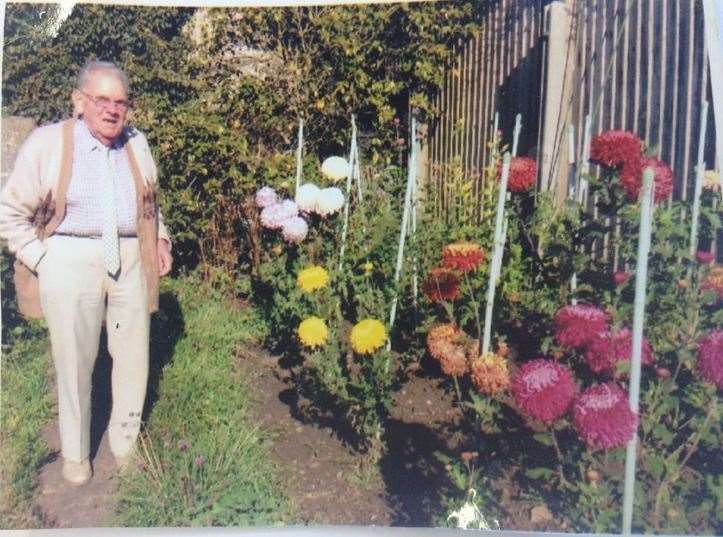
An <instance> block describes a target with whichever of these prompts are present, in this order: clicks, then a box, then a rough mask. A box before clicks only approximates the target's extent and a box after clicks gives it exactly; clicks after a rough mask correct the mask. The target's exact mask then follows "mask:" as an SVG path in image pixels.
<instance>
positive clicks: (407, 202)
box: [384, 118, 417, 372]
mask: <svg viewBox="0 0 723 537" xmlns="http://www.w3.org/2000/svg"><path fill="white" fill-rule="evenodd" d="M411 131H412V132H411V137H412V140H415V139H416V137H417V120H416V119H415V118H412V129H411ZM414 147H415V146H414V144H413V145H412V151H411V153H410V154H409V160H408V162H409V170H407V188H406V190H405V192H404V210H403V212H402V226H401V229H400V231H399V248H398V250H397V265H396V268H395V269H394V288H395V291H394V298H393V299H392V307H391V310H390V311H389V338H388V339H387V347H386V348H387V350H390V349H391V348H392V339H391V333H392V328H393V327H394V320H395V319H396V316H397V301H398V299H399V277H400V276H401V274H402V261H404V242H405V239H406V236H407V226H408V225H409V213H410V212H411V205H412V190H413V188H414V180H415V178H416V175H417V174H416V173H415V164H416V160H417V155H416V154H415V151H414ZM384 371H385V372H387V371H389V357H388V356H387V359H386V361H385V363H384Z"/></svg>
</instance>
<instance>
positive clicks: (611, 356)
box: [585, 328, 655, 373]
mask: <svg viewBox="0 0 723 537" xmlns="http://www.w3.org/2000/svg"><path fill="white" fill-rule="evenodd" d="M632 354H633V333H632V332H631V331H630V330H629V329H627V328H623V329H621V330H617V331H615V332H600V333H599V334H597V335H596V337H595V338H594V339H593V340H592V341H591V342H590V344H589V345H588V348H587V351H585V361H586V362H587V365H589V366H590V369H592V371H593V372H595V373H600V372H602V371H609V372H613V373H614V372H615V368H616V366H617V364H618V362H629V361H630V357H631V356H632ZM654 361H655V357H654V356H653V351H652V350H651V348H650V344H649V343H648V341H647V340H646V339H645V338H643V352H642V354H641V362H642V363H643V364H646V365H650V364H652V363H653V362H654Z"/></svg>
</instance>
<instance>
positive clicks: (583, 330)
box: [555, 304, 610, 349]
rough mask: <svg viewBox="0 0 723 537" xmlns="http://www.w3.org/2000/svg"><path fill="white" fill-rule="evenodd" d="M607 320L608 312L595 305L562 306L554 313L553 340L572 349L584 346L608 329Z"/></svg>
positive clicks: (608, 318)
mask: <svg viewBox="0 0 723 537" xmlns="http://www.w3.org/2000/svg"><path fill="white" fill-rule="evenodd" d="M609 320H610V317H609V316H608V314H607V313H605V312H604V311H602V310H601V309H600V308H596V307H595V306H587V305H584V304H579V305H577V306H563V307H562V308H560V309H559V310H558V312H557V313H556V314H555V327H556V332H555V341H557V343H559V344H560V345H564V346H565V347H570V348H572V349H578V348H581V347H584V346H586V345H587V344H588V343H590V341H591V340H592V339H594V338H595V336H596V335H597V334H598V333H600V332H604V331H606V330H607V329H608V321H609Z"/></svg>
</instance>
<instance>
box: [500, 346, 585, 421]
mask: <svg viewBox="0 0 723 537" xmlns="http://www.w3.org/2000/svg"><path fill="white" fill-rule="evenodd" d="M576 391H577V390H576V387H575V381H574V380H573V377H572V373H571V372H570V370H569V369H567V368H566V367H565V366H563V365H561V364H559V363H557V362H554V361H552V360H545V359H544V358H539V359H537V360H533V361H531V362H528V363H526V364H525V365H524V366H522V368H521V369H520V370H519V371H518V372H517V374H516V375H515V377H514V378H513V379H512V394H513V395H514V397H515V403H516V404H517V407H518V408H519V409H520V412H521V413H522V414H523V415H525V416H527V417H529V418H534V419H537V420H540V421H543V422H546V423H550V422H552V421H555V420H556V419H558V418H560V417H562V416H563V415H564V414H565V413H566V412H567V410H568V409H569V408H570V405H571V404H572V401H573V399H574V398H575V392H576Z"/></svg>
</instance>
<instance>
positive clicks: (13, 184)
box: [0, 129, 46, 270]
mask: <svg viewBox="0 0 723 537" xmlns="http://www.w3.org/2000/svg"><path fill="white" fill-rule="evenodd" d="M40 131H41V129H36V130H35V131H33V132H32V133H31V134H30V136H28V138H27V139H26V140H25V142H24V143H23V145H22V146H21V147H20V150H19V151H18V155H17V158H16V160H15V166H14V168H13V171H12V172H11V173H10V176H9V178H8V181H7V184H6V185H5V187H4V188H3V190H2V193H0V237H2V238H3V239H5V240H6V241H7V245H8V248H9V250H10V252H12V253H13V254H15V256H16V257H17V259H18V260H20V262H21V263H23V264H24V265H26V266H27V267H28V268H30V269H31V270H35V268H36V267H37V265H38V263H39V262H40V260H41V259H42V257H43V256H44V255H45V249H46V248H45V245H44V244H43V243H42V241H40V240H39V239H38V237H37V234H36V231H35V226H34V225H33V218H34V216H35V213H36V211H37V210H38V207H40V204H41V202H42V200H43V196H42V186H41V159H42V158H43V155H42V153H43V151H42V147H43V144H42V137H41V135H40Z"/></svg>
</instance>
